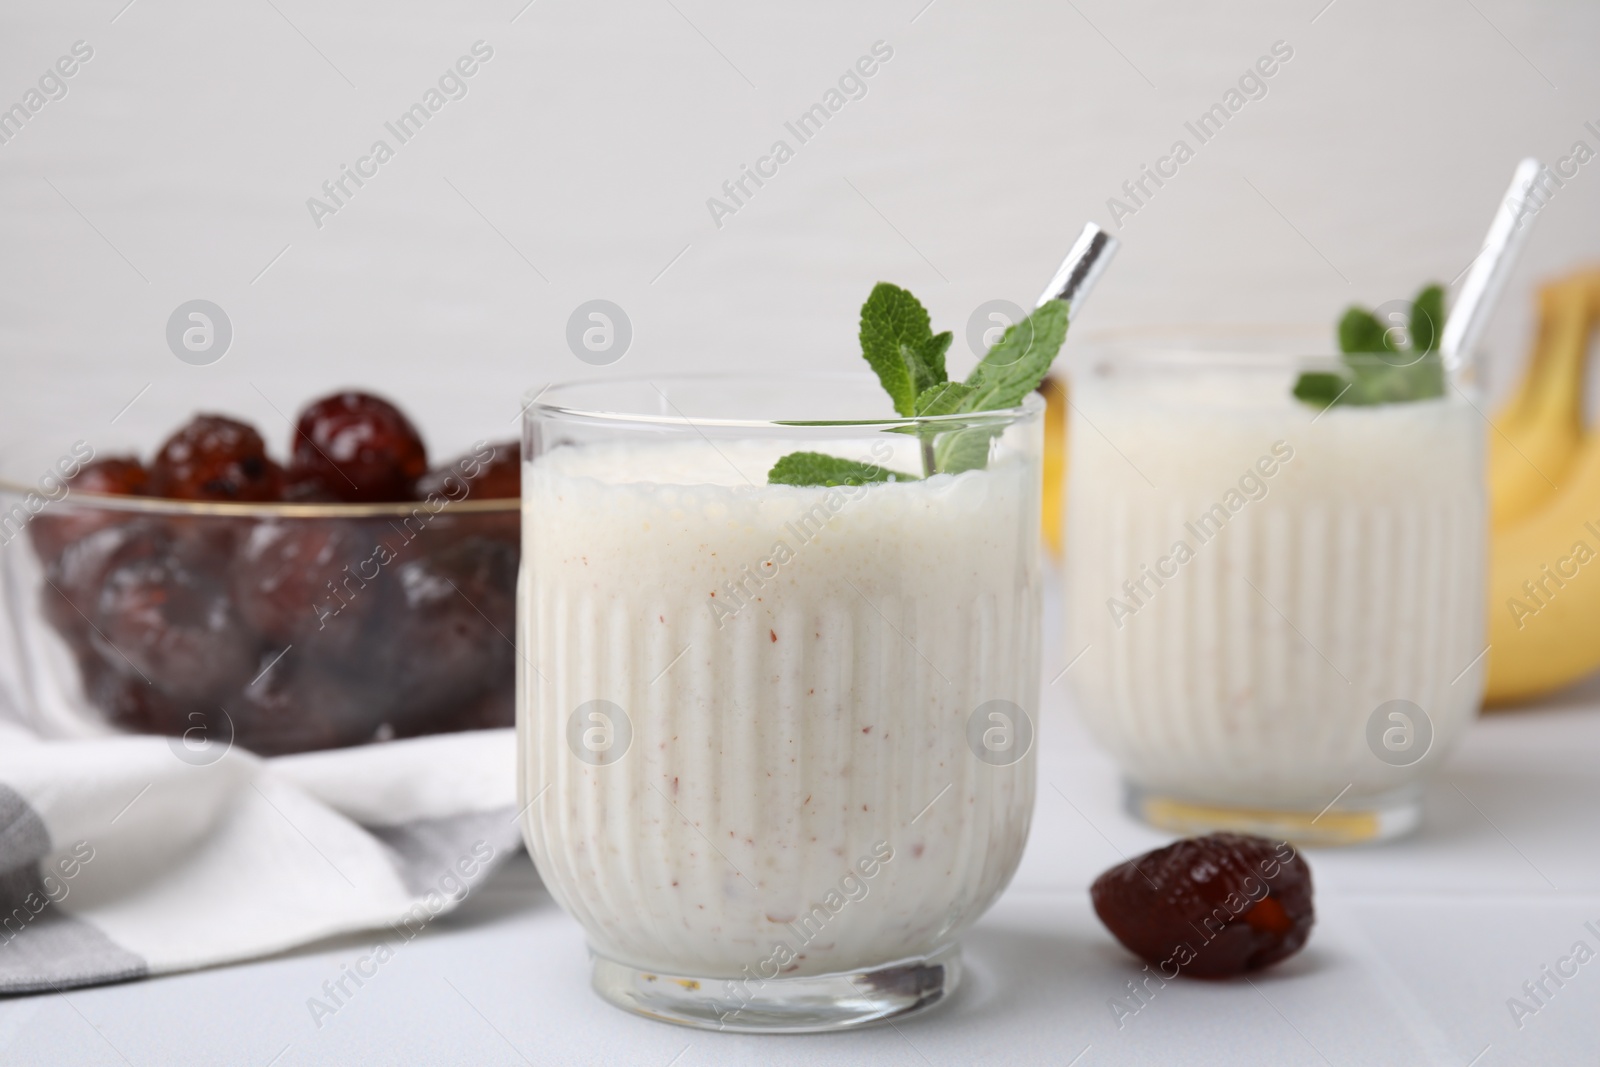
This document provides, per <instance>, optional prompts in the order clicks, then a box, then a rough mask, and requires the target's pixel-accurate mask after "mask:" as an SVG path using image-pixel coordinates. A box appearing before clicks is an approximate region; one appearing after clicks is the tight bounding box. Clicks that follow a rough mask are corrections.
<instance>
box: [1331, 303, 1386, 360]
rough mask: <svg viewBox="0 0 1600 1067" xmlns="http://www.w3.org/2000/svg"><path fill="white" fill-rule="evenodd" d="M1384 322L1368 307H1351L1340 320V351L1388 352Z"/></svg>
mask: <svg viewBox="0 0 1600 1067" xmlns="http://www.w3.org/2000/svg"><path fill="white" fill-rule="evenodd" d="M1389 350H1390V349H1389V344H1388V341H1387V340H1386V339H1385V336H1384V329H1383V323H1381V322H1379V321H1378V320H1377V319H1376V318H1374V317H1373V314H1372V312H1370V311H1368V310H1367V309H1366V308H1359V307H1351V308H1349V309H1347V310H1346V311H1345V313H1344V317H1343V318H1342V319H1340V320H1339V351H1341V352H1388V351H1389Z"/></svg>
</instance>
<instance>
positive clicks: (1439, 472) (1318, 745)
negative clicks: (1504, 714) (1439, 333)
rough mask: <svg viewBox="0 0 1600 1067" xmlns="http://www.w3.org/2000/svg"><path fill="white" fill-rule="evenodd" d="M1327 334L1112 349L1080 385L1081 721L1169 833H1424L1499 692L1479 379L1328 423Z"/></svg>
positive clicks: (1074, 458)
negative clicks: (1322, 396) (1490, 675)
mask: <svg viewBox="0 0 1600 1067" xmlns="http://www.w3.org/2000/svg"><path fill="white" fill-rule="evenodd" d="M1329 348H1330V345H1329V344H1328V342H1327V341H1326V340H1319V339H1302V338H1300V337H1297V336H1295V335H1293V334H1287V333H1283V332H1281V331H1273V330H1263V331H1259V332H1255V333H1250V332H1246V331H1230V330H1219V331H1209V332H1208V331H1206V330H1203V329H1190V330H1174V331H1151V332H1145V333H1142V334H1140V333H1132V334H1123V335H1121V336H1119V337H1116V338H1112V339H1109V340H1108V339H1102V340H1101V342H1100V343H1099V344H1097V345H1095V346H1093V347H1092V349H1091V351H1092V353H1093V355H1092V357H1091V358H1090V359H1087V360H1084V361H1082V362H1080V364H1079V365H1078V366H1077V367H1076V368H1075V371H1074V373H1073V376H1072V386H1071V388H1072V394H1071V395H1072V401H1073V411H1072V412H1071V414H1070V416H1069V418H1070V422H1071V428H1070V437H1069V455H1070V469H1069V474H1068V482H1067V497H1068V505H1067V516H1066V631H1067V647H1066V656H1067V657H1068V659H1073V658H1074V657H1077V658H1076V660H1075V661H1074V662H1072V663H1071V665H1070V669H1069V670H1068V672H1067V676H1068V678H1069V680H1070V683H1071V686H1072V690H1073V693H1074V695H1075V698H1076V704H1077V707H1078V710H1079V713H1080V714H1081V716H1082V717H1083V719H1084V721H1085V722H1086V723H1087V725H1088V727H1089V729H1090V731H1091V732H1092V733H1093V734H1094V735H1095V737H1096V738H1097V739H1098V740H1099V741H1100V742H1101V743H1102V744H1103V745H1104V746H1105V747H1106V748H1107V749H1109V750H1110V752H1111V753H1112V755H1113V756H1114V757H1115V758H1116V760H1117V761H1118V763H1119V764H1120V766H1121V769H1122V771H1123V775H1124V779H1125V783H1126V790H1127V798H1128V803H1129V806H1130V808H1131V810H1132V811H1133V812H1134V813H1135V814H1136V815H1138V816H1139V817H1141V818H1143V819H1144V820H1146V821H1148V822H1150V823H1153V824H1155V825H1157V826H1159V827H1162V828H1164V829H1169V830H1172V831H1174V832H1179V833H1192V832H1198V831H1201V830H1210V829H1233V830H1242V831H1246V832H1255V833H1262V834H1268V835H1271V836H1275V837H1283V838H1288V839H1291V840H1296V841H1300V842H1305V843H1345V842H1357V841H1368V840H1377V839H1383V838H1388V837H1392V836H1395V835H1398V834H1402V833H1405V832H1407V831H1408V830H1410V829H1412V828H1413V827H1415V826H1416V825H1417V823H1418V820H1419V812H1420V801H1421V791H1422V783H1423V780H1424V778H1425V777H1426V776H1427V775H1428V774H1429V773H1431V772H1432V771H1433V770H1434V769H1436V768H1437V767H1438V766H1439V764H1440V762H1441V761H1442V760H1443V759H1444V758H1445V756H1446V755H1447V754H1448V753H1449V751H1450V750H1451V748H1452V747H1454V745H1455V744H1456V742H1457V741H1458V740H1459V739H1460V737H1461V735H1462V733H1463V731H1464V730H1465V729H1466V728H1467V726H1468V724H1469V723H1470V722H1471V720H1472V719H1473V717H1474V716H1475V715H1476V713H1477V709H1478V704H1479V699H1480V696H1481V694H1482V688H1483V680H1484V659H1485V657H1484V652H1485V651H1486V648H1485V645H1486V641H1487V639H1486V636H1485V617H1486V616H1485V602H1484V598H1485V573H1486V567H1487V556H1486V552H1487V548H1486V527H1487V499H1486V488H1485V484H1484V455H1483V452H1484V433H1485V420H1484V418H1483V416H1482V415H1481V414H1480V413H1479V411H1478V410H1477V408H1476V406H1475V404H1476V403H1477V401H1476V398H1475V395H1474V393H1473V390H1472V387H1471V385H1470V384H1467V383H1464V382H1459V381H1457V382H1452V383H1450V384H1448V385H1447V386H1446V387H1445V388H1444V389H1443V395H1442V396H1435V397H1433V398H1431V399H1420V400H1411V401H1407V402H1396V403H1372V404H1368V405H1348V404H1342V403H1336V404H1334V405H1333V406H1329V407H1321V406H1318V405H1315V404H1310V403H1306V402H1303V401H1302V400H1300V399H1297V398H1296V396H1295V395H1294V392H1293V391H1294V389H1295V388H1296V382H1297V380H1298V378H1299V376H1300V374H1301V373H1302V372H1303V371H1307V370H1326V369H1328V368H1330V367H1332V366H1335V365H1336V357H1330V356H1325V355H1324V353H1326V352H1327V351H1328V350H1329Z"/></svg>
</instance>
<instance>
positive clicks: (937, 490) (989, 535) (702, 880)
mask: <svg viewBox="0 0 1600 1067" xmlns="http://www.w3.org/2000/svg"><path fill="white" fill-rule="evenodd" d="M1030 410H1031V409H1030ZM1036 430H1037V425H1036V422H1035V424H1034V425H1032V426H1026V427H1022V428H1020V431H1019V435H1020V437H1021V438H1023V439H1024V445H1023V447H1020V448H1018V447H1011V446H1010V445H1008V444H1005V443H1002V444H1001V445H999V446H998V448H997V452H996V456H995V458H994V459H993V460H992V461H991V463H990V465H989V468H988V469H986V470H972V471H967V472H965V473H962V474H958V475H948V474H941V475H936V476H935V477H932V478H929V479H926V480H915V481H908V482H894V483H887V484H870V485H865V486H854V487H851V486H844V487H838V488H828V487H824V486H810V487H795V486H788V485H768V484H766V479H767V471H768V469H769V468H770V467H771V466H772V464H773V462H774V461H775V460H776V459H777V458H778V457H779V456H781V455H783V454H784V453H786V452H790V451H793V450H795V449H798V448H807V447H810V448H815V447H818V445H817V443H816V442H815V441H812V442H810V443H809V444H808V443H807V442H806V441H798V442H797V441H795V440H776V439H773V440H767V439H761V438H758V437H756V438H751V439H737V438H735V439H719V440H717V441H716V442H715V443H712V442H711V441H710V440H702V439H700V437H698V436H697V435H695V434H692V433H684V434H682V435H680V436H679V437H678V438H677V439H674V440H668V441H650V440H647V439H621V440H619V439H610V440H597V441H592V442H588V443H583V442H578V443H560V444H557V445H556V446H555V447H551V448H549V449H548V450H545V451H543V452H542V454H535V455H534V458H533V459H532V460H531V461H529V462H527V463H526V464H525V465H524V473H523V479H524V480H523V499H524V518H523V542H524V556H523V560H524V562H523V568H522V579H521V589H520V602H521V613H520V616H519V617H520V630H521V633H520V640H519V644H520V646H521V648H522V650H523V657H522V658H523V660H524V662H523V664H522V666H521V671H522V677H521V679H520V682H521V692H520V696H519V709H518V730H519V745H520V746H521V753H520V756H519V761H520V764H521V767H522V792H523V803H524V804H527V805H528V806H527V808H526V811H525V814H524V816H523V820H524V829H525V834H526V838H527V841H528V843H529V846H530V849H531V852H532V854H533V858H534V861H535V863H536V864H537V866H538V870H539V873H540V875H541V877H542V878H543V879H544V882H545V884H546V885H547V886H548V887H549V889H550V892H551V893H552V894H553V895H554V896H555V898H556V900H557V901H558V902H559V903H560V904H561V905H562V907H564V908H565V909H566V910H567V911H568V912H569V913H571V914H572V915H573V916H574V917H575V918H576V919H577V920H578V921H579V923H581V924H582V926H583V928H584V930H585V931H586V933H587V935H588V938H589V942H590V944H591V946H592V948H593V950H594V952H595V953H597V955H598V956H600V957H602V958H605V959H609V960H614V961H617V962H619V963H622V964H625V965H627V966H628V967H630V968H635V969H638V970H641V971H647V972H656V971H659V972H661V973H662V974H663V975H676V976H684V975H687V976H697V977H699V978H710V979H718V980H728V983H729V984H730V986H731V984H732V983H733V982H735V981H737V982H739V983H743V984H744V987H745V988H746V989H749V988H752V987H751V986H750V983H755V984H756V985H759V984H760V983H761V982H765V981H770V980H773V979H778V978H791V977H798V976H808V975H826V974H836V973H841V972H855V971H862V970H865V969H869V968H875V967H882V966H884V965H886V964H890V963H893V962H895V961H901V960H907V959H915V958H921V957H926V956H928V955H929V954H932V953H935V952H938V951H940V950H943V949H945V948H947V947H948V946H950V945H952V944H953V942H954V940H955V938H956V937H957V936H958V935H959V934H960V933H961V931H962V930H963V929H965V928H966V927H967V926H969V925H970V924H971V923H972V922H973V921H974V920H975V919H976V918H977V917H978V916H979V915H980V914H981V913H982V912H983V911H984V909H985V908H987V907H988V905H989V904H990V903H991V902H992V901H993V900H994V898H995V897H996V895H997V894H999V892H1000V891H1001V889H1002V888H1003V887H1004V886H1005V884H1006V883H1007V881H1008V880H1009V879H1010V877H1011V875H1012V872H1013V871H1014V870H1015V869H1016V866H1017V863H1018V860H1019V858H1020V856H1021V853H1022V848H1023V843H1024V840H1025V838H1026V836H1027V831H1028V822H1029V817H1030V813H1031V810H1032V806H1033V797H1034V772H1033V761H1032V755H1031V752H1029V753H1027V754H1023V753H1020V752H1019V753H1017V754H1015V755H1014V756H1012V757H1009V758H1008V759H1006V760H992V759H984V758H981V757H979V756H977V755H975V753H974V750H973V749H972V747H971V746H970V745H969V740H968V738H969V733H970V732H971V722H972V719H973V716H974V713H975V710H976V709H978V708H979V707H980V706H981V705H985V704H986V703H988V702H991V701H1006V702H1011V703H1013V704H1015V705H1020V707H1021V708H1023V709H1027V711H1028V713H1029V714H1032V713H1033V711H1034V709H1036V707H1037V698H1038V684H1039V683H1038V676H1039V670H1038V645H1039V629H1038V619H1039V603H1038V597H1039V582H1038V568H1039V563H1038V547H1037V541H1038V483H1039V467H1038V461H1037V447H1036V441H1035V438H1036V436H1037V434H1036ZM1007 440H1009V436H1008V439H1007ZM871 442H872V439H871V438H864V439H863V442H860V443H857V444H856V446H855V448H854V454H853V456H852V458H859V459H862V460H870V461H873V462H876V463H881V464H883V465H884V466H886V467H889V468H893V469H896V470H899V471H905V472H918V471H919V470H920V467H919V451H918V447H917V445H918V442H917V441H916V439H915V438H914V437H909V436H903V435H900V434H882V435H879V436H878V437H877V438H876V443H875V444H872V443H871ZM1029 442H1031V443H1029ZM869 444H870V445H871V448H870V451H869V447H868V446H869ZM836 451H838V452H839V453H840V454H841V455H846V454H851V448H849V447H845V446H843V445H841V446H840V447H839V448H837V449H836ZM984 725H985V726H988V725H989V722H988V720H985V723H984ZM1026 728H1027V729H1030V730H1031V727H1026ZM597 973H598V972H597ZM645 980H647V981H648V980H653V979H652V977H651V976H646V979H645ZM717 984H718V986H719V987H720V986H722V985H723V982H721V981H719V982H718V983H717ZM685 988H687V986H686V987H685Z"/></svg>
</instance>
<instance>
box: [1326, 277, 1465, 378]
mask: <svg viewBox="0 0 1600 1067" xmlns="http://www.w3.org/2000/svg"><path fill="white" fill-rule="evenodd" d="M1444 319H1445V311H1444V289H1443V288H1442V287H1441V286H1438V285H1429V286H1427V287H1426V288H1424V289H1423V290H1422V292H1420V293H1418V294H1417V298H1416V299H1415V300H1413V301H1412V302H1411V311H1410V314H1409V315H1408V318H1407V331H1406V332H1407V333H1408V334H1409V335H1410V337H1409V344H1407V345H1401V344H1400V343H1399V341H1398V340H1397V339H1396V338H1395V336H1394V334H1395V331H1393V330H1391V329H1389V328H1386V327H1385V326H1384V324H1383V323H1381V322H1379V321H1378V319H1377V317H1376V316H1374V315H1373V314H1372V313H1371V312H1370V311H1368V310H1366V309H1365V308H1361V307H1351V308H1349V309H1348V310H1346V311H1345V313H1344V315H1343V317H1342V318H1340V320H1339V351H1340V353H1341V358H1340V362H1341V363H1342V364H1343V367H1342V368H1341V370H1339V371H1307V372H1306V373H1304V374H1301V375H1300V377H1299V379H1297V380H1296V381H1295V383H1294V395H1295V398H1296V399H1298V400H1301V401H1304V402H1305V403H1307V404H1310V405H1312V406H1313V407H1319V408H1326V407H1329V406H1330V405H1333V404H1349V405H1355V406H1362V405H1373V404H1403V403H1409V402H1411V401H1415V400H1430V399H1433V398H1435V397H1440V396H1443V395H1444V390H1445V375H1444V360H1443V359H1442V357H1441V356H1440V355H1439V337H1440V335H1441V334H1442V333H1443V332H1444Z"/></svg>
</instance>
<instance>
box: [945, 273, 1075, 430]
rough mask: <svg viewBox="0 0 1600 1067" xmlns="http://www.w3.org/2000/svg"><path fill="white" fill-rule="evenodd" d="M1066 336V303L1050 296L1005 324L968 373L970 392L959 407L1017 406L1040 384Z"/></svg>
mask: <svg viewBox="0 0 1600 1067" xmlns="http://www.w3.org/2000/svg"><path fill="white" fill-rule="evenodd" d="M1066 339H1067V305H1066V304H1063V303H1062V302H1061V301H1059V300H1051V301H1049V302H1048V303H1046V304H1045V305H1044V306H1043V307H1040V308H1036V309H1035V310H1034V312H1033V314H1031V315H1029V316H1028V317H1027V318H1025V319H1023V320H1022V321H1021V322H1018V323H1014V324H1012V325H1011V326H1008V327H1007V328H1006V332H1005V334H1004V336H1002V337H1001V338H1000V340H999V341H997V342H996V343H995V345H994V347H993V348H991V349H989V351H988V353H987V354H986V355H985V356H984V357H983V360H982V361H981V362H980V363H979V364H978V365H977V366H976V367H974V368H973V369H972V373H971V374H969V375H967V382H966V384H967V385H969V386H971V387H972V395H970V396H969V397H967V400H966V402H965V403H963V404H962V405H961V410H962V411H994V410H997V409H1000V408H1011V407H1016V406H1017V405H1018V404H1020V403H1022V398H1023V397H1025V396H1027V395H1028V394H1029V393H1031V392H1033V391H1034V390H1035V389H1037V388H1038V387H1039V383H1040V382H1042V381H1044V376H1045V374H1046V373H1047V372H1048V371H1049V370H1050V364H1052V363H1054V362H1055V358H1056V354H1057V353H1058V352H1060V351H1061V345H1062V343H1063V342H1064V341H1066Z"/></svg>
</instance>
